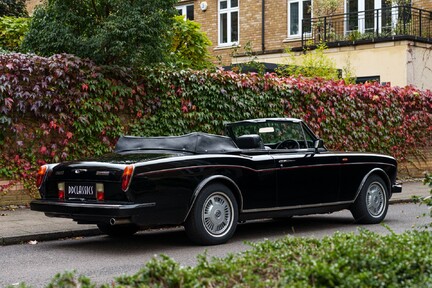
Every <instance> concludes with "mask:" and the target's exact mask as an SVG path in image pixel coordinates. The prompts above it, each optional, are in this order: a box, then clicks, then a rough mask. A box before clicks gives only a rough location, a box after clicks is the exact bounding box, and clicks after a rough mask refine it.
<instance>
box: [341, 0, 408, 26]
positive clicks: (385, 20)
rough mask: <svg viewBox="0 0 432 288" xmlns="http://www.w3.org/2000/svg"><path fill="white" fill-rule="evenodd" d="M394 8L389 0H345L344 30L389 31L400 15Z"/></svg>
mask: <svg viewBox="0 0 432 288" xmlns="http://www.w3.org/2000/svg"><path fill="white" fill-rule="evenodd" d="M396 10H397V7H392V2H391V1H389V0H346V2H345V11H346V13H347V19H346V31H347V33H351V32H353V31H358V32H360V33H375V32H380V33H381V32H385V33H389V32H390V31H391V29H392V27H393V26H395V25H396V23H397V20H398V16H399V17H400V15H398V13H397V11H396Z"/></svg>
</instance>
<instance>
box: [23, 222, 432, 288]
mask: <svg viewBox="0 0 432 288" xmlns="http://www.w3.org/2000/svg"><path fill="white" fill-rule="evenodd" d="M431 241H432V233H431V232H428V231H410V232H405V233H403V234H400V235H398V234H395V233H390V234H389V235H379V234H377V233H374V232H369V231H366V230H360V232H359V233H358V234H355V233H339V232H337V233H335V234H334V235H333V236H326V237H324V238H323V239H314V238H302V237H285V238H283V239H280V240H277V241H275V242H272V241H268V240H267V241H264V242H261V243H250V245H251V246H252V249H251V250H248V251H246V252H242V253H239V254H236V255H234V254H231V255H229V256H227V257H225V258H212V259H208V257H207V256H206V255H201V256H199V257H198V264H197V265H196V266H195V267H182V266H180V264H178V263H177V262H175V261H174V260H172V259H171V258H169V257H167V256H163V255H162V256H161V257H160V258H159V259H156V258H154V259H153V260H151V261H149V262H148V263H147V264H146V265H145V266H144V267H143V268H142V269H141V270H140V271H139V272H137V273H136V274H135V275H124V276H121V277H118V278H117V279H116V280H115V281H113V282H112V283H110V284H104V285H102V286H101V287H103V288H108V287H430V286H431V285H432V276H431V275H432V248H431V246H430V243H431ZM95 286H96V285H95V284H92V282H91V280H90V279H88V278H86V277H84V276H80V277H76V276H75V275H74V273H71V272H66V273H65V274H63V275H57V276H56V278H55V279H54V280H53V281H52V282H51V284H50V285H49V286H48V287H53V288H54V287H95ZM24 287H25V286H24Z"/></svg>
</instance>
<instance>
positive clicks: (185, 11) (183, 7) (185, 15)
mask: <svg viewBox="0 0 432 288" xmlns="http://www.w3.org/2000/svg"><path fill="white" fill-rule="evenodd" d="M189 6H192V7H193V8H195V7H194V4H185V5H179V6H175V8H176V9H177V10H181V12H182V14H181V15H183V16H184V19H185V20H186V19H187V7H189Z"/></svg>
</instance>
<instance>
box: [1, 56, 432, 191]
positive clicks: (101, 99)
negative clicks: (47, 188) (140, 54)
mask: <svg viewBox="0 0 432 288" xmlns="http://www.w3.org/2000/svg"><path fill="white" fill-rule="evenodd" d="M285 116H286V117H297V118H303V119H304V120H305V121H306V123H308V124H309V126H310V127H311V128H312V129H313V130H314V131H315V132H316V133H317V134H318V135H319V136H320V137H321V138H323V139H325V141H326V145H327V147H329V148H331V149H335V150H342V151H346V150H359V151H371V152H381V153H386V154H390V155H393V156H395V157H397V158H398V159H399V160H403V159H404V157H405V156H406V155H407V154H408V153H410V152H413V151H416V150H417V149H418V148H420V147H430V146H431V145H432V92H431V91H421V90H418V89H416V88H414V87H411V86H409V87H405V88H400V87H390V86H381V85H379V84H378V83H366V84H364V85H345V83H344V82H343V81H332V80H324V79H315V78H314V79H308V78H302V77H298V78H294V77H287V78H285V77H279V76H277V75H275V74H265V75H258V74H256V73H251V74H238V73H234V72H228V71H216V72H212V71H192V70H181V71H175V70H169V69H167V68H157V69H156V68H154V69H143V70H140V71H136V70H135V71H134V70H129V69H124V68H118V67H117V68H116V67H106V66H104V67H100V66H96V65H95V64H94V63H93V62H91V61H89V60H82V59H80V58H77V57H75V56H71V55H65V54H62V55H55V56H52V57H49V58H44V57H39V56H34V55H24V54H16V53H11V54H4V55H1V54H0V147H1V148H0V149H1V153H2V156H3V157H2V158H1V159H0V167H1V169H0V177H7V178H9V179H12V180H14V179H15V180H17V181H18V180H24V181H27V182H26V183H27V187H33V191H34V190H35V188H34V186H32V182H31V180H32V179H33V177H34V175H35V170H36V169H37V166H39V165H41V164H44V163H46V162H49V163H54V162H58V161H64V160H71V159H77V158H83V157H92V156H95V155H101V154H103V153H106V152H108V151H110V150H111V149H112V148H113V146H114V144H115V142H116V140H117V139H118V137H119V136H120V135H122V134H132V135H137V136H139V135H141V136H156V135H180V134H185V133H189V132H192V131H203V132H208V133H216V134H220V133H223V123H224V122H225V121H236V120H242V119H247V118H262V117H285ZM0 190H1V189H0Z"/></svg>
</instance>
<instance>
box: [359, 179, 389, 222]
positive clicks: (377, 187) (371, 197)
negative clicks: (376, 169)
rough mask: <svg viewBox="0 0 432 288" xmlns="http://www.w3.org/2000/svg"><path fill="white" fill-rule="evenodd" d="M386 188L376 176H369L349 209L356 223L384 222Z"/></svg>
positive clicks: (386, 206)
mask: <svg viewBox="0 0 432 288" xmlns="http://www.w3.org/2000/svg"><path fill="white" fill-rule="evenodd" d="M388 195H389V192H388V188H387V185H386V184H385V183H384V181H383V179H382V178H381V177H379V176H377V175H372V176H370V177H369V178H368V179H367V180H366V182H365V184H364V185H363V187H362V189H361V191H360V194H359V195H358V197H357V199H356V201H355V202H354V204H353V207H352V208H351V213H352V215H353V216H354V219H355V220H356V222H357V223H363V224H376V223H380V222H381V221H382V220H384V218H385V216H386V215H387V210H388V205H389V203H388Z"/></svg>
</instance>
